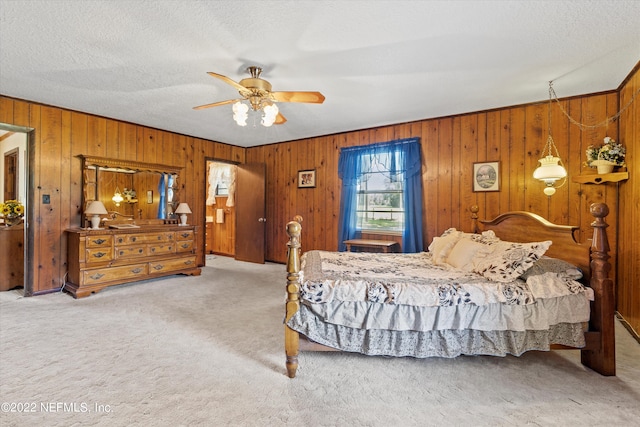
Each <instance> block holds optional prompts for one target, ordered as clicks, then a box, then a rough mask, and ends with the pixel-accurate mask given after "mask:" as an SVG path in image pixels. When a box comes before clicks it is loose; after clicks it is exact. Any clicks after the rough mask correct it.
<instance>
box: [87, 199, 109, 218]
mask: <svg viewBox="0 0 640 427" xmlns="http://www.w3.org/2000/svg"><path fill="white" fill-rule="evenodd" d="M84 213H85V215H106V214H108V213H109V212H107V209H106V208H105V207H104V205H103V204H102V202H101V201H99V200H94V201H92V202H91V203H89V206H88V207H87V210H86V211H84Z"/></svg>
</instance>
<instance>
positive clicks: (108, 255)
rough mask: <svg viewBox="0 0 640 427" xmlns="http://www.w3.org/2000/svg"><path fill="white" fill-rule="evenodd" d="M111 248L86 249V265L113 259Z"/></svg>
mask: <svg viewBox="0 0 640 427" xmlns="http://www.w3.org/2000/svg"><path fill="white" fill-rule="evenodd" d="M111 251H112V249H111V247H110V246H109V247H106V248H87V249H86V254H87V263H92V262H108V261H111V260H112V259H113V256H112V252H111Z"/></svg>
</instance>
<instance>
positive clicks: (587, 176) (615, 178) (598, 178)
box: [572, 170, 629, 184]
mask: <svg viewBox="0 0 640 427" xmlns="http://www.w3.org/2000/svg"><path fill="white" fill-rule="evenodd" d="M627 179H629V172H628V171H626V170H625V171H622V172H612V173H605V174H598V173H596V172H591V173H589V172H587V173H583V174H581V175H578V176H574V177H573V178H572V181H573V182H577V183H580V184H603V183H606V182H620V181H625V180H627Z"/></svg>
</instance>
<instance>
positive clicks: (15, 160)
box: [0, 123, 34, 296]
mask: <svg viewBox="0 0 640 427" xmlns="http://www.w3.org/2000/svg"><path fill="white" fill-rule="evenodd" d="M33 149H34V129H33V128H27V127H23V126H14V125H11V124H8V123H0V153H1V154H2V161H0V189H1V191H0V202H1V203H3V204H4V203H5V202H7V201H9V200H12V201H16V202H18V203H19V204H20V205H21V206H23V207H24V216H23V219H22V221H21V222H20V223H19V224H17V225H13V226H11V227H9V226H7V224H0V227H3V228H2V235H0V252H2V253H3V255H2V256H0V258H2V263H3V264H2V266H0V290H3V291H5V290H11V289H22V292H23V295H24V296H31V295H33V280H32V277H33V272H32V271H31V268H30V266H29V259H30V257H29V254H30V253H33V230H32V229H31V227H30V226H29V225H30V224H31V221H32V219H33V208H32V205H33V192H32V191H30V189H29V183H30V182H31V179H32V175H31V174H32V173H33V171H32V170H31V168H29V165H30V164H32V161H31V158H30V156H31V155H32V153H33ZM4 220H5V219H3V221H4ZM5 253H6V254H5ZM5 264H6V265H5Z"/></svg>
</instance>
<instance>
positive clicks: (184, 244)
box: [176, 240, 193, 252]
mask: <svg viewBox="0 0 640 427" xmlns="http://www.w3.org/2000/svg"><path fill="white" fill-rule="evenodd" d="M191 251H193V240H183V241H178V242H176V252H191Z"/></svg>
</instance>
